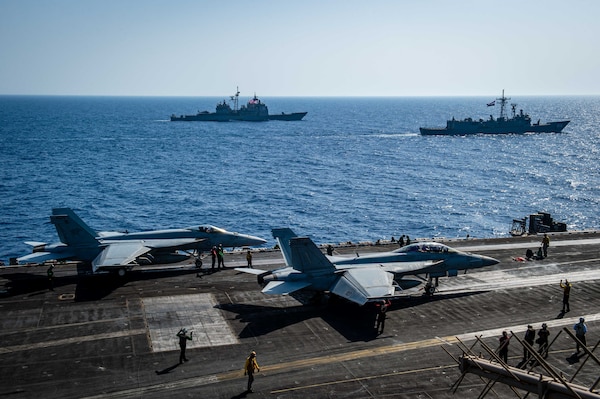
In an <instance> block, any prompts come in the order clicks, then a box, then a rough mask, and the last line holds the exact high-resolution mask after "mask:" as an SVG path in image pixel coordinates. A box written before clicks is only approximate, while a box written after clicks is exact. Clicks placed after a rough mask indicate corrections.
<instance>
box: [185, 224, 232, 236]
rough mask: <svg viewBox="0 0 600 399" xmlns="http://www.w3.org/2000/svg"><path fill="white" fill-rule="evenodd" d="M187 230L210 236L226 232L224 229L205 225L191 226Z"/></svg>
mask: <svg viewBox="0 0 600 399" xmlns="http://www.w3.org/2000/svg"><path fill="white" fill-rule="evenodd" d="M187 229H188V230H191V231H200V232H202V233H208V234H211V233H220V234H223V233H227V231H226V230H224V229H222V228H220V227H215V226H212V225H210V224H205V225H202V226H192V227H188V228H187Z"/></svg>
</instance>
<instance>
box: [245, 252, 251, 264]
mask: <svg viewBox="0 0 600 399" xmlns="http://www.w3.org/2000/svg"><path fill="white" fill-rule="evenodd" d="M246 261H247V262H248V267H249V268H252V252H250V250H248V253H246Z"/></svg>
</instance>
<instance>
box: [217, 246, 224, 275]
mask: <svg viewBox="0 0 600 399" xmlns="http://www.w3.org/2000/svg"><path fill="white" fill-rule="evenodd" d="M221 266H222V267H223V269H224V268H225V262H224V260H223V245H222V244H219V248H217V268H219V269H220V268H221Z"/></svg>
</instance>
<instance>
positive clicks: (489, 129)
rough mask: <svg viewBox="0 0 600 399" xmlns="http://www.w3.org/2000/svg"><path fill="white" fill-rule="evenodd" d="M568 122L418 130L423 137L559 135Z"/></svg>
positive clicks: (478, 124) (462, 125) (476, 124)
mask: <svg viewBox="0 0 600 399" xmlns="http://www.w3.org/2000/svg"><path fill="white" fill-rule="evenodd" d="M569 122H570V121H558V122H548V123H544V124H533V125H532V124H517V125H512V124H504V123H494V124H491V123H489V122H483V123H482V122H460V123H453V124H452V125H451V126H448V127H445V128H424V127H421V128H419V130H420V132H421V135H423V136H434V135H437V136H465V135H471V134H525V133H560V132H562V130H563V129H564V128H565V127H566V126H567V125H568V124H569Z"/></svg>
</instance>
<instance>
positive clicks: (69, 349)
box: [0, 232, 600, 398]
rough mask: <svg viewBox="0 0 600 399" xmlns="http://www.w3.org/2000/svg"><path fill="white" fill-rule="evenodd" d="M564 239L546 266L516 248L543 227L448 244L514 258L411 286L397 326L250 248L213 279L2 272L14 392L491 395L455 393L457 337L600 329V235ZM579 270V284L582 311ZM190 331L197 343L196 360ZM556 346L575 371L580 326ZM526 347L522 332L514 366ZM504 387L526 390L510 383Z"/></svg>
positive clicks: (180, 271)
mask: <svg viewBox="0 0 600 399" xmlns="http://www.w3.org/2000/svg"><path fill="white" fill-rule="evenodd" d="M550 237H551V246H550V249H549V256H548V258H546V259H544V260H541V261H532V262H518V261H515V260H513V258H515V257H518V256H523V254H524V253H525V248H532V249H533V250H535V249H536V248H537V247H538V246H539V243H540V241H541V237H535V236H533V237H519V238H505V239H488V240H454V241H450V242H447V243H448V244H449V245H450V246H453V247H455V248H458V249H461V248H466V249H467V250H469V251H472V252H476V253H480V254H484V255H489V256H493V257H495V258H497V259H499V260H500V261H501V263H500V264H498V265H496V266H493V267H490V268H484V269H480V270H477V271H474V272H469V273H467V274H460V275H459V276H458V277H455V278H443V279H440V287H439V292H437V293H436V294H435V295H434V296H433V297H432V298H427V297H423V296H422V295H421V291H420V288H419V287H417V288H415V289H412V290H409V291H406V292H405V297H404V298H402V299H400V300H397V301H395V302H394V303H393V305H392V308H391V311H390V312H389V313H388V319H387V321H386V327H385V331H384V333H383V334H381V335H376V334H374V332H373V328H372V326H373V312H372V310H371V309H369V308H368V307H367V308H359V307H357V306H355V305H352V304H348V303H345V302H336V301H334V302H330V303H328V304H327V305H318V306H315V305H311V306H307V305H302V304H300V303H299V302H297V301H296V300H295V299H294V298H292V297H273V296H265V295H263V294H262V293H260V288H259V286H258V285H257V283H256V278H255V277H254V276H252V275H248V274H243V273H238V272H236V271H235V270H232V268H233V267H235V266H244V264H245V260H244V254H243V253H232V254H228V255H226V258H225V262H226V265H227V266H228V269H226V270H221V271H217V272H215V273H201V274H200V275H199V276H197V275H196V270H195V269H194V268H193V266H192V265H177V266H175V267H173V266H171V267H169V268H165V269H162V270H160V271H157V270H156V268H154V269H151V268H140V269H137V270H136V269H134V271H132V272H131V273H130V274H128V275H127V276H126V277H125V278H123V279H116V278H113V277H111V276H89V277H78V276H77V275H76V268H75V266H73V265H66V266H58V267H57V268H56V269H55V281H54V286H55V287H54V291H50V290H49V289H48V283H47V279H46V267H19V268H8V267H5V268H1V269H0V290H1V292H2V294H3V295H2V296H0V323H1V330H0V375H1V376H2V377H1V380H0V381H1V382H0V397H10V398H36V397H39V398H42V397H43V398H95V397H97V398H100V397H102V398H111V397H113V398H165V397H179V398H181V397H195V398H243V397H253V398H263V397H264V398H308V397H310V398H392V397H393V398H450V397H454V398H477V397H478V395H479V393H480V392H481V391H482V390H483V387H484V384H485V383H484V382H483V381H482V380H480V379H479V378H478V377H475V376H467V378H466V379H465V380H464V381H463V382H462V384H461V386H460V388H459V389H458V391H457V393H456V394H455V395H452V393H451V392H450V390H449V389H450V387H451V385H452V384H453V383H454V382H455V381H456V380H457V379H458V377H459V375H460V372H459V370H458V366H457V364H456V363H455V362H454V360H453V359H452V358H451V357H450V356H448V355H447V354H446V353H445V352H444V351H443V350H442V348H441V347H442V346H444V347H445V348H446V349H447V350H448V351H449V352H450V353H452V354H453V355H454V356H459V355H460V354H461V353H462V352H461V351H460V349H459V348H458V346H457V345H456V338H455V337H459V338H460V339H461V340H463V341H464V342H465V343H467V344H469V345H471V344H473V343H474V339H475V336H476V335H477V336H480V335H481V336H482V337H483V340H484V341H485V342H486V343H487V344H488V345H490V346H491V347H494V348H495V347H497V345H498V337H499V336H500V334H501V332H502V330H512V331H513V332H515V334H517V336H519V338H522V336H523V334H524V331H525V328H526V326H527V324H529V323H530V324H533V326H534V328H536V330H537V329H538V328H539V327H540V325H541V324H542V323H543V322H545V323H548V326H549V328H550V331H551V333H552V334H551V337H550V339H552V338H553V337H554V336H555V334H556V333H557V332H558V331H559V330H560V329H561V328H562V327H564V326H567V327H569V328H572V325H573V324H574V323H575V322H576V321H577V320H578V319H579V317H581V316H583V317H585V318H586V321H587V324H588V327H589V330H590V331H589V333H588V346H589V347H592V346H593V345H594V344H595V343H596V342H598V340H600V267H599V266H600V233H598V232H580V233H561V234H552V235H551V236H550ZM393 248H395V247H394V246H383V245H382V246H372V247H368V246H363V247H359V248H358V251H359V252H363V253H366V252H368V251H374V250H390V249H393ZM355 250H357V249H356V248H352V247H348V248H338V249H337V251H338V253H340V254H344V253H350V252H354V251H355ZM254 264H255V267H258V268H265V269H272V268H275V267H279V266H281V265H282V258H281V256H280V254H279V252H277V251H262V252H256V253H255V254H254ZM205 267H206V265H205ZM564 278H568V279H569V280H570V281H572V283H573V289H572V295H571V312H569V313H566V314H562V313H561V308H562V290H561V288H560V287H559V281H560V280H561V279H564ZM181 327H186V328H188V330H193V331H194V340H193V341H191V342H190V343H189V345H188V349H187V356H188V358H189V362H186V363H184V364H181V365H180V364H178V359H179V350H178V345H177V339H176V337H175V334H176V333H177V331H178V330H179V329H180V328H181ZM513 341H515V340H513ZM551 349H552V350H551V353H550V356H549V358H548V360H549V362H550V363H551V364H552V365H553V366H554V367H556V368H557V370H559V371H560V372H562V373H563V374H564V375H565V376H570V375H572V374H573V373H574V372H575V371H576V370H577V368H579V366H580V365H581V361H582V360H581V359H578V358H576V357H573V356H572V355H573V352H574V343H573V342H572V340H571V339H570V338H569V337H568V336H567V334H564V333H563V334H561V335H560V336H559V338H558V339H557V341H556V343H554V345H553V346H552V348H551ZM251 350H255V351H256V352H257V354H258V356H257V359H258V363H259V365H260V366H261V370H260V373H258V374H256V380H255V382H254V393H246V392H245V386H246V379H245V377H244V376H243V372H242V367H243V364H244V360H245V358H246V356H247V355H248V354H249V352H250V351H251ZM521 357H522V349H521V347H520V346H519V345H518V343H517V342H511V346H510V349H509V364H511V365H516V364H517V363H519V361H520V360H521ZM534 370H535V369H534ZM537 371H540V370H537ZM598 375H600V367H599V366H597V365H595V364H594V363H593V362H588V363H587V364H586V366H585V367H584V368H583V371H582V372H580V374H579V375H578V376H577V379H576V382H577V383H579V384H582V385H585V386H590V385H591V384H592V383H593V382H594V381H595V380H596V378H598ZM494 391H495V392H496V393H498V394H499V395H500V396H501V397H516V396H514V394H513V393H512V392H511V391H510V390H509V389H508V388H507V387H505V386H501V385H500V384H496V386H495V387H494ZM492 395H493V394H492Z"/></svg>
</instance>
